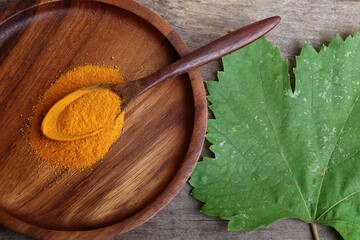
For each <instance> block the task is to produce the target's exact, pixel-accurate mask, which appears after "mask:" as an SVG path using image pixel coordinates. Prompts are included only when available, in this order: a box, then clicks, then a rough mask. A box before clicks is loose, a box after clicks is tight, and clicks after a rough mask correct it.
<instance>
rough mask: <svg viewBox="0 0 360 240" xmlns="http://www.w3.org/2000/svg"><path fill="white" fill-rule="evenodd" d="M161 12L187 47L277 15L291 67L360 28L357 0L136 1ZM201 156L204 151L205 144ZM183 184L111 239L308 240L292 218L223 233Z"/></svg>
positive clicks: (209, 74) (2, 234)
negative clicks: (308, 50) (306, 47)
mask: <svg viewBox="0 0 360 240" xmlns="http://www.w3.org/2000/svg"><path fill="white" fill-rule="evenodd" d="M136 1H137V2H139V3H141V4H143V5H145V6H147V7H149V8H151V9H152V10H154V11H155V12H157V13H158V14H159V15H160V16H162V17H163V18H164V19H165V20H166V21H167V22H169V23H170V25H171V26H173V27H174V29H175V30H176V32H178V34H179V35H180V36H181V37H182V39H183V40H184V41H185V42H186V43H187V44H188V45H189V47H190V49H196V48H199V47H200V46H202V45H204V44H206V43H208V42H210V41H211V40H214V39H216V38H218V37H219V36H221V35H223V34H225V33H226V32H228V31H232V30H234V29H236V28H238V27H239V26H242V25H245V24H247V23H250V22H252V21H256V20H259V19H261V18H265V17H268V16H272V15H280V16H281V17H282V21H281V23H280V25H279V26H278V27H277V28H276V29H274V31H272V32H271V33H270V34H268V36H267V38H268V39H269V40H271V41H272V42H273V43H274V44H275V45H278V46H279V47H280V49H281V53H282V55H283V56H284V57H285V58H288V59H289V60H290V63H291V64H292V66H293V65H294V58H295V56H296V55H298V54H299V51H300V48H301V47H302V45H303V44H304V42H305V41H306V42H309V43H311V44H313V45H314V46H315V47H316V48H317V49H318V48H319V47H320V45H321V44H322V43H327V42H329V41H330V39H331V37H332V36H333V35H334V34H335V33H339V34H340V35H341V36H343V37H344V36H347V35H348V34H352V33H354V31H356V30H357V29H359V28H360V19H359V17H358V13H359V11H360V2H359V1H357V0H356V1H355V0H354V1H345V0H328V1H325V0H323V1H314V0H280V1H271V0H245V1H239V0H228V1H215V0H196V1H193V0H180V1H172V0H136ZM220 69H221V63H220V62H219V61H218V62H214V63H212V64H208V65H207V66H205V67H203V68H202V74H203V78H204V79H214V78H215V77H216V71H218V70H220ZM203 154H209V152H208V150H207V149H206V148H204V151H203ZM190 190H191V187H189V186H188V185H186V186H185V187H184V188H183V189H182V191H181V192H180V193H179V194H178V195H177V196H176V197H175V199H174V200H173V201H172V202H171V203H170V204H169V205H168V206H167V207H166V208H164V209H163V210H162V211H160V212H159V213H158V214H157V215H156V216H155V217H154V218H152V219H151V220H149V221H148V222H146V223H145V224H143V225H141V226H140V227H139V228H137V229H135V230H132V231H130V232H129V233H127V234H124V235H121V236H119V237H114V238H112V239H114V240H115V239H119V240H120V239H121V240H127V239H129V240H130V239H131V240H132V239H139V240H141V239H145V240H146V239H165V240H167V239H176V240H180V239H187V240H203V239H209V240H212V239H214V240H215V239H216V240H217V239H224V240H230V239H231V240H233V239H239V240H242V239H244V240H245V239H246V240H259V239H261V240H278V239H279V240H280V239H288V240H308V239H311V234H310V229H309V226H308V225H307V224H305V223H302V222H300V221H296V220H291V219H290V220H289V219H287V220H282V221H279V222H277V223H274V224H273V225H271V226H270V227H267V228H265V227H264V228H261V229H259V230H257V231H255V232H245V231H243V232H228V231H227V230H226V222H225V221H221V220H219V219H217V218H211V217H206V216H204V215H203V214H201V213H200V207H201V203H199V202H197V201H196V200H194V199H193V198H192V197H191V196H190V195H189V194H190ZM319 231H320V237H321V239H322V240H324V239H325V240H335V239H341V237H339V235H337V234H336V233H335V232H334V231H333V230H332V229H329V228H325V227H320V228H319ZM0 239H1V240H5V239H15V240H20V239H30V238H27V237H25V236H23V235H20V234H17V233H15V232H13V231H11V230H8V229H7V228H2V229H1V230H0Z"/></svg>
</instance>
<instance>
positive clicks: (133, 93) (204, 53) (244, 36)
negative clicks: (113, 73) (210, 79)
mask: <svg viewBox="0 0 360 240" xmlns="http://www.w3.org/2000/svg"><path fill="white" fill-rule="evenodd" d="M280 20H281V18H280V17H279V16H274V17H270V18H266V19H263V20H261V21H258V22H255V23H252V24H250V25H247V26H245V27H242V28H240V29H238V30H236V31H234V32H232V33H229V34H227V35H225V36H223V37H221V38H219V39H217V40H215V41H213V42H211V43H209V44H207V45H205V46H203V47H201V48H199V49H197V50H195V51H193V52H191V53H189V54H188V55H186V56H184V57H182V58H180V59H179V60H177V61H176V62H174V63H172V64H171V65H169V66H167V67H165V68H163V69H161V70H159V71H157V72H155V73H153V74H151V75H149V76H147V77H144V78H141V79H138V80H135V81H129V82H125V83H117V84H99V85H94V86H90V87H87V88H83V89H79V90H77V91H75V92H72V93H70V94H68V95H66V96H65V97H64V98H62V99H61V100H60V101H58V102H57V103H56V104H54V106H53V107H52V108H51V109H50V110H49V112H48V113H47V114H46V116H45V118H44V119H43V122H42V125H41V130H42V132H43V134H44V135H45V136H46V137H48V138H50V139H53V140H58V141H72V140H77V139H81V138H85V137H88V136H91V135H94V134H96V133H98V132H99V131H101V130H102V129H99V130H96V131H92V132H89V133H84V134H82V135H77V136H66V135H64V134H63V133H61V132H60V131H58V129H57V126H56V124H54V123H56V122H57V119H58V118H59V116H60V114H61V112H62V111H63V110H64V109H65V108H66V106H67V105H68V104H70V103H71V102H72V101H74V100H76V99H77V98H79V97H81V96H83V95H84V93H85V92H88V93H89V94H91V91H92V90H94V89H99V88H106V89H109V90H111V91H113V92H114V93H116V94H118V95H119V96H120V99H121V111H123V110H124V109H125V108H126V106H127V105H128V104H129V103H130V102H131V101H132V100H134V99H135V98H136V97H138V96H140V95H141V94H143V93H144V92H146V91H147V90H149V89H150V88H152V87H154V86H155V85H157V84H159V83H161V82H163V81H165V80H167V79H171V78H173V77H176V76H179V75H181V74H184V73H186V72H188V71H189V70H191V69H193V68H196V67H199V66H202V65H204V64H206V63H208V62H210V61H213V60H216V59H219V58H220V57H223V56H224V55H227V54H229V53H231V52H234V51H236V50H238V49H240V48H242V47H244V46H246V45H248V44H250V43H251V42H253V41H255V40H256V39H258V38H260V37H262V36H263V35H265V34H266V33H268V32H269V31H270V30H271V29H273V28H274V27H275V26H276V25H277V24H278V23H279V22H280Z"/></svg>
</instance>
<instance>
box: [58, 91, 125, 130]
mask: <svg viewBox="0 0 360 240" xmlns="http://www.w3.org/2000/svg"><path fill="white" fill-rule="evenodd" d="M119 112H120V99H119V96H118V95H117V94H115V93H114V92H112V91H110V90H107V89H93V90H90V91H89V92H88V93H87V94H85V95H83V96H81V97H80V98H78V99H76V100H75V101H74V102H72V103H71V104H69V105H68V106H67V107H66V108H65V109H64V110H63V111H62V112H61V114H60V116H59V118H58V121H57V123H56V127H57V129H58V131H60V132H61V133H63V134H65V135H68V136H78V135H84V134H88V133H91V132H97V131H98V130H101V129H102V128H104V126H106V125H107V124H108V123H109V124H113V122H114V120H115V118H116V116H117V115H118V114H119Z"/></svg>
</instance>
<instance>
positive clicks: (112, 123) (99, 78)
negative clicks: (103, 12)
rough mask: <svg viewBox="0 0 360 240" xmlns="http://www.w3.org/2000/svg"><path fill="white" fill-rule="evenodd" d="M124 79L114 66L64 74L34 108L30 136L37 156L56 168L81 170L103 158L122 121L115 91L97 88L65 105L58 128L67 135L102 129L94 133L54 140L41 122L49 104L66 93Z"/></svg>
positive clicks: (76, 70) (82, 68) (119, 129)
mask: <svg viewBox="0 0 360 240" xmlns="http://www.w3.org/2000/svg"><path fill="white" fill-rule="evenodd" d="M123 81H124V78H123V77H122V76H121V74H120V73H119V71H118V70H117V69H115V68H111V67H102V66H94V65H85V66H80V67H76V68H74V69H72V70H71V71H69V72H67V73H65V74H63V75H62V76H61V77H60V78H59V79H58V80H57V81H56V82H55V84H54V85H52V86H51V87H50V88H49V89H48V90H47V91H46V92H45V94H44V96H43V97H42V99H41V100H40V102H39V103H38V105H37V106H36V107H35V109H34V115H33V118H32V121H31V126H30V129H29V130H30V131H29V136H30V144H31V146H32V148H33V149H34V152H35V153H36V155H37V156H38V157H39V159H40V160H43V161H46V162H48V163H50V164H52V165H53V166H56V167H61V168H67V169H84V168H87V167H90V166H91V165H93V164H94V163H96V162H97V161H98V160H99V159H101V158H102V157H104V155H105V154H106V153H107V152H108V150H109V149H110V147H111V145H112V144H113V143H114V141H115V140H116V139H117V138H118V136H119V135H120V133H121V131H122V125H123V121H124V113H120V114H119V111H120V101H119V99H118V96H117V95H116V94H115V93H112V92H111V91H109V90H104V89H98V90H94V91H92V92H91V94H90V93H89V94H85V95H84V96H82V97H80V98H79V99H76V100H75V101H74V102H73V103H72V104H70V105H69V106H68V107H66V108H65V109H64V111H63V112H62V114H61V115H60V118H59V121H58V122H57V124H58V125H57V127H58V128H59V129H61V131H63V132H64V133H65V134H69V135H76V134H82V133H84V132H91V131H94V130H96V129H98V128H99V127H100V128H102V131H99V132H98V133H96V135H92V136H89V137H87V138H83V139H79V140H74V141H54V140H51V139H48V138H46V137H45V136H43V135H42V132H41V123H42V120H43V118H44V116H45V115H46V113H47V112H48V111H49V109H50V108H51V107H52V105H54V104H55V103H56V102H57V101H58V100H60V99H61V98H63V97H64V96H66V95H67V94H69V93H71V92H73V91H75V90H78V89H79V88H83V87H87V86H92V85H96V84H99V83H120V82H123ZM104 111H106V114H103V112H104ZM90 112H91V114H89V113H90ZM89 116H90V118H89V119H88V117H89ZM104 117H105V118H104Z"/></svg>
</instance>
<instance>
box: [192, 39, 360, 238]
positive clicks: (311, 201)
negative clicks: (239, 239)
mask: <svg viewBox="0 0 360 240" xmlns="http://www.w3.org/2000/svg"><path fill="white" fill-rule="evenodd" d="M223 66H224V70H223V71H222V72H219V73H218V81H208V82H207V89H208V91H209V96H208V99H209V101H210V103H211V105H210V109H211V110H212V112H213V113H214V116H215V119H210V120H209V122H208V133H207V140H208V141H209V142H210V143H211V144H212V145H211V147H210V149H211V151H212V152H213V153H214V158H211V157H206V158H204V159H203V161H201V162H199V163H198V164H197V166H196V168H195V170H194V172H193V174H192V176H191V179H190V184H191V185H192V186H193V187H194V189H193V192H192V194H193V196H194V197H195V198H196V199H198V200H200V201H202V202H204V203H205V205H204V206H203V208H202V211H203V212H204V213H206V214H208V215H211V216H220V217H221V218H224V219H227V220H229V226H228V228H229V230H241V229H246V230H253V229H256V228H258V227H260V226H266V225H269V224H271V223H273V222H274V221H276V220H278V219H282V218H296V219H300V220H302V221H305V222H307V223H312V224H315V223H316V224H320V225H325V226H331V227H333V228H335V229H336V230H337V231H338V232H339V233H340V234H341V235H342V236H343V237H344V238H345V239H354V240H358V239H360V100H359V98H360V32H358V33H356V34H355V35H354V36H353V37H352V36H350V37H348V38H347V39H346V40H343V39H342V38H341V37H340V36H336V37H334V39H333V40H332V41H331V42H330V44H329V45H328V46H323V47H322V48H321V50H320V51H319V52H318V51H316V50H314V48H312V47H311V46H310V45H308V44H305V45H304V47H303V49H302V51H301V54H300V56H299V57H297V58H296V68H295V69H294V75H295V90H294V91H292V90H291V86H290V77H289V74H288V64H287V62H286V61H284V60H283V59H282V58H281V56H280V52H279V50H278V49H277V48H275V47H274V46H273V45H272V44H271V43H270V42H268V41H266V40H265V39H264V38H262V39H260V40H258V41H256V42H255V43H253V44H251V45H249V46H247V47H245V48H243V49H241V50H239V51H237V52H235V53H233V54H231V55H228V56H226V57H224V58H223Z"/></svg>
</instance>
